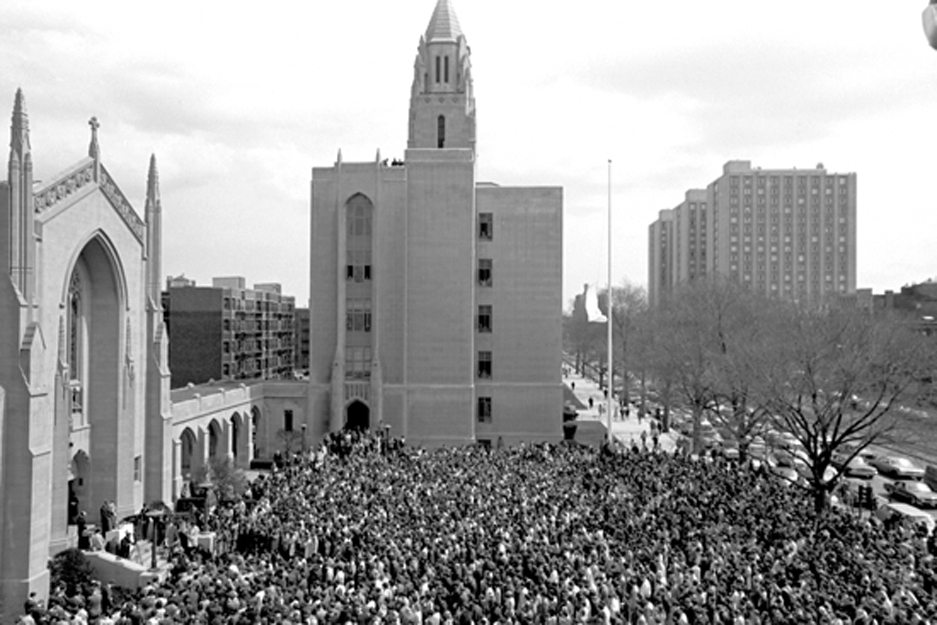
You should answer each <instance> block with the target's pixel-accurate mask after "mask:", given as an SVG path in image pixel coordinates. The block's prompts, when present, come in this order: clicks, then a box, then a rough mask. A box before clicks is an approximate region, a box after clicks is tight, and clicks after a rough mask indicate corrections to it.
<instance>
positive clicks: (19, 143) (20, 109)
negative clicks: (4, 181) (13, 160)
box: [10, 89, 30, 157]
mask: <svg viewBox="0 0 937 625" xmlns="http://www.w3.org/2000/svg"><path fill="white" fill-rule="evenodd" d="M10 150H11V152H12V154H15V155H16V156H18V157H22V156H23V155H24V154H25V153H27V152H29V150H30V147H29V116H28V115H27V114H26V99H25V98H24V97H23V90H22V89H17V90H16V96H15V97H14V99H13V120H12V123H11V125H10Z"/></svg>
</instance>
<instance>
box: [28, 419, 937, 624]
mask: <svg viewBox="0 0 937 625" xmlns="http://www.w3.org/2000/svg"><path fill="white" fill-rule="evenodd" d="M207 524H208V526H209V528H210V529H213V530H214V531H215V532H216V533H217V535H218V538H219V543H220V544H221V545H222V549H221V551H223V553H220V554H218V555H214V556H207V555H204V554H195V553H192V554H189V555H186V554H184V553H181V552H180V553H178V554H177V555H176V556H175V557H174V561H173V565H172V570H171V574H170V576H169V577H168V578H167V580H166V581H165V582H163V583H160V584H154V585H151V586H147V587H145V588H142V589H140V590H138V591H136V592H135V593H133V594H130V595H127V596H126V597H123V598H122V600H121V601H109V603H110V605H108V606H107V607H106V609H105V608H104V607H102V606H101V602H100V601H97V602H96V603H95V605H96V606H97V608H96V610H95V613H91V612H89V611H88V609H87V607H86V606H87V605H88V597H87V596H84V597H67V596H66V594H65V593H64V592H63V591H62V589H56V590H55V591H54V592H53V595H52V596H51V597H50V600H49V602H48V605H47V606H43V607H41V608H38V609H36V610H35V620H36V621H37V622H50V623H69V622H75V621H73V620H70V619H73V618H74V615H75V614H81V615H82V617H86V618H85V620H86V621H87V622H97V623H271V624H272V623H294V624H296V623H340V624H345V623H354V624H367V623H392V624H397V623H399V624H420V625H444V624H445V625H448V624H460V625H461V624H469V623H474V624H477V625H481V624H482V623H490V624H494V623H501V624H508V623H547V624H550V625H571V624H573V623H643V624H648V625H649V624H653V623H666V624H681V623H722V624H726V625H729V624H732V625H741V624H745V623H780V624H784V623H792V624H793V623H797V624H801V623H819V624H841V625H845V624H847V623H848V624H871V623H879V624H885V623H924V622H932V619H937V568H935V560H934V552H935V545H934V544H933V543H932V541H930V540H929V539H927V537H926V536H925V535H922V534H921V533H919V532H918V531H917V530H915V529H914V528H909V527H904V526H901V525H894V526H891V525H890V526H887V527H886V526H885V525H883V524H881V523H879V522H878V521H877V520H876V519H874V518H872V517H870V516H868V515H865V516H863V515H860V514H858V513H856V512H855V511H846V510H840V509H833V510H830V511H829V513H828V514H825V515H823V516H820V517H817V516H815V515H814V513H813V505H812V501H811V499H810V498H809V495H808V494H807V493H806V492H804V491H802V490H801V489H799V488H797V487H795V486H792V485H788V484H786V483H785V482H784V481H783V480H780V479H778V478H776V477H775V476H772V475H770V474H766V473H764V472H759V471H755V470H752V469H750V468H748V467H747V466H739V465H737V464H733V463H730V462H727V461H724V460H719V459H716V460H713V461H711V462H709V461H700V460H696V459H693V458H689V457H686V456H683V455H676V456H671V455H668V454H664V453H658V452H655V451H653V450H639V449H629V450H624V449H623V450H620V451H619V450H610V449H607V448H606V449H601V450H599V449H593V448H586V447H581V446H577V445H567V444H561V445H550V444H541V445H522V446H515V447H508V448H504V449H497V450H485V449H483V448H480V447H471V446H470V447H461V448H446V449H438V450H432V451H425V450H421V449H415V448H412V447H408V446H404V445H399V444H389V443H387V442H386V441H385V440H384V439H382V438H380V437H367V436H352V435H350V434H340V435H337V436H335V437H332V438H331V439H330V440H329V441H327V444H326V445H325V446H324V448H323V449H322V451H321V452H320V453H317V454H310V455H309V456H308V457H306V458H304V459H303V460H302V461H300V462H295V463H291V464H289V465H288V466H286V467H284V468H282V469H280V470H276V471H274V472H272V473H270V474H267V475H262V476H261V477H259V478H258V479H256V480H255V481H254V482H253V483H252V484H251V486H250V488H249V490H248V492H247V493H246V495H245V497H244V498H243V499H242V500H240V501H237V502H229V503H223V504H220V505H219V506H218V507H217V508H216V509H215V510H214V512H213V513H212V514H211V516H210V518H209V519H208V520H207ZM86 594H87V593H86Z"/></svg>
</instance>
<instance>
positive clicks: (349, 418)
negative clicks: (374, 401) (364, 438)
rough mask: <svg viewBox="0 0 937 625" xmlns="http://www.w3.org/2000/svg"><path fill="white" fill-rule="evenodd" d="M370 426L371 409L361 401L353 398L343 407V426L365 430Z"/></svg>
mask: <svg viewBox="0 0 937 625" xmlns="http://www.w3.org/2000/svg"><path fill="white" fill-rule="evenodd" d="M370 427H371V409H370V408H368V405H367V404H365V403H364V402H363V401H360V400H357V399H356V400H355V401H353V402H351V403H350V404H348V406H347V407H346V408H345V428H347V429H349V430H367V429H370Z"/></svg>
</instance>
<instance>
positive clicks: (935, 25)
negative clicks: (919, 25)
mask: <svg viewBox="0 0 937 625" xmlns="http://www.w3.org/2000/svg"><path fill="white" fill-rule="evenodd" d="M921 18H922V20H923V22H924V36H925V37H927V43H929V44H930V47H932V48H934V49H937V0H930V4H928V5H927V7H925V9H924V13H923V14H922V15H921Z"/></svg>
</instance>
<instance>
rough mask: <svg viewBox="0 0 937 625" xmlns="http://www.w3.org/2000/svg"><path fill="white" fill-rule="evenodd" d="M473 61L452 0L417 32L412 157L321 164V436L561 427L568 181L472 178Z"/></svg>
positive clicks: (317, 420) (313, 309) (312, 410)
mask: <svg viewBox="0 0 937 625" xmlns="http://www.w3.org/2000/svg"><path fill="white" fill-rule="evenodd" d="M475 157H476V153H475V97H474V93H473V83H472V71H471V55H470V51H469V47H468V44H467V43H466V39H465V36H464V35H463V34H462V30H461V28H460V26H459V22H458V19H457V18H456V15H455V12H454V10H453V7H452V4H451V2H450V1H449V0H439V2H438V4H437V5H436V8H435V11H434V12H433V16H432V18H431V20H430V23H429V26H428V27H427V29H426V33H425V36H424V37H422V38H421V39H420V43H419V47H418V53H417V56H416V62H415V65H414V74H413V83H412V89H411V96H410V115H409V141H408V145H407V150H406V153H405V157H404V159H403V161H397V160H396V159H395V160H394V161H392V162H390V163H388V162H387V161H386V160H382V159H381V158H380V155H378V157H377V158H376V159H375V160H374V161H372V162H358V163H350V162H345V161H344V160H343V159H342V158H341V153H339V157H338V160H337V161H336V162H335V164H334V165H333V166H331V167H316V168H314V169H313V173H312V219H311V222H312V223H311V226H312V250H311V254H310V256H311V260H310V265H311V267H310V274H311V278H310V318H311V320H310V325H311V337H310V380H309V409H308V414H309V415H310V418H312V419H314V421H313V423H312V424H311V427H312V428H313V429H314V432H313V434H314V435H315V437H321V436H322V435H323V434H324V433H325V432H327V431H334V430H338V429H341V428H342V427H345V426H351V427H382V426H386V427H389V428H390V431H391V433H392V434H393V435H396V436H405V437H406V439H407V441H408V442H411V441H412V442H417V443H422V444H427V445H443V444H458V443H471V442H475V441H478V442H481V443H483V444H492V443H496V442H497V441H498V439H501V440H503V442H505V443H508V444H510V443H511V442H517V441H522V440H557V439H559V438H561V436H562V410H563V389H562V384H561V379H560V375H561V369H562V306H563V302H562V269H563V262H562V248H563V241H562V236H563V190H562V188H561V187H555V186H554V187H507V186H499V185H495V184H491V183H482V182H479V181H478V180H477V179H476V171H475V170H476V160H475Z"/></svg>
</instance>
